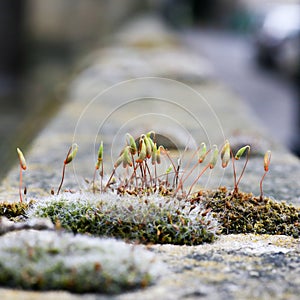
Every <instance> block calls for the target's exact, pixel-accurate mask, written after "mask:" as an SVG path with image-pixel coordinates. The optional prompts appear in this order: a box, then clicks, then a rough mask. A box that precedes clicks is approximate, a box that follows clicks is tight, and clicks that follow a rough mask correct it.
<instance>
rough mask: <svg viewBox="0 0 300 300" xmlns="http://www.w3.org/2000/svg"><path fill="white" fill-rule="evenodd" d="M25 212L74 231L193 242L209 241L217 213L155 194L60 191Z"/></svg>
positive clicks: (152, 240) (140, 239)
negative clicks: (59, 193) (212, 214)
mask: <svg viewBox="0 0 300 300" xmlns="http://www.w3.org/2000/svg"><path fill="white" fill-rule="evenodd" d="M28 216H29V217H33V216H35V217H48V218H51V220H52V222H53V223H59V224H60V226H62V227H63V228H64V229H66V230H68V231H72V232H73V233H87V234H92V235H95V236H106V237H116V238H122V239H124V240H133V241H138V242H141V243H147V244H149V243H150V244H151V243H159V244H166V243H171V244H176V245H183V244H185V245H197V244H202V243H204V242H212V241H213V240H214V239H215V233H216V231H217V230H218V223H217V221H216V219H214V218H212V217H211V215H210V214H209V213H208V212H207V211H206V210H204V209H203V206H202V205H201V204H200V205H198V206H192V205H191V204H190V203H189V202H188V201H180V200H177V199H175V198H172V197H164V196H159V195H158V194H153V195H149V196H146V195H145V196H139V197H138V196H130V195H116V194H113V193H104V194H92V193H76V194H70V193H64V194H62V195H59V196H51V197H48V198H45V199H41V200H39V201H36V202H35V204H34V205H32V207H31V209H30V210H29V212H28Z"/></svg>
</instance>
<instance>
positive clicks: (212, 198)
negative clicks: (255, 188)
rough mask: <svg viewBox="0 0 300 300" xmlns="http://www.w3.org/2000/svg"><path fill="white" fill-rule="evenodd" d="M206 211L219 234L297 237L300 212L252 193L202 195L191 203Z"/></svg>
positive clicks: (211, 192) (205, 193)
mask: <svg viewBox="0 0 300 300" xmlns="http://www.w3.org/2000/svg"><path fill="white" fill-rule="evenodd" d="M192 202H194V203H195V202H200V203H203V204H204V205H205V207H206V208H210V209H212V215H213V216H214V217H216V218H217V219H218V220H219V222H220V224H221V228H222V229H221V233H223V234H232V233H256V234H278V235H279V234H282V235H290V236H293V237H295V238H298V237H299V236H300V208H297V207H294V206H292V205H288V204H286V203H285V202H278V201H275V200H272V199H270V198H264V199H263V200H262V201H261V200H260V199H259V197H254V196H253V195H252V194H251V193H243V192H239V193H235V194H234V193H232V192H229V191H227V189H226V188H220V189H219V190H216V191H203V192H200V193H198V196H197V197H195V198H194V199H192Z"/></svg>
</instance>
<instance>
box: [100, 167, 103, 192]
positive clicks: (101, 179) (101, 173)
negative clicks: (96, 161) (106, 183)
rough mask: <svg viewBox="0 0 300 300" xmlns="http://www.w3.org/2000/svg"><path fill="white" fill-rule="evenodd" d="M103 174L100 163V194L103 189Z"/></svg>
mask: <svg viewBox="0 0 300 300" xmlns="http://www.w3.org/2000/svg"><path fill="white" fill-rule="evenodd" d="M103 174H104V166H103V161H102V164H101V171H100V193H102V189H103Z"/></svg>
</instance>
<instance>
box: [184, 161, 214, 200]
mask: <svg viewBox="0 0 300 300" xmlns="http://www.w3.org/2000/svg"><path fill="white" fill-rule="evenodd" d="M209 167H210V164H208V165H206V166H205V167H204V168H203V169H202V171H201V172H200V174H199V175H198V176H197V178H196V179H195V180H194V182H193V183H192V185H191V186H190V189H189V191H188V193H187V196H186V198H188V196H189V195H190V193H191V191H192V188H193V187H194V185H195V184H196V183H197V181H198V180H199V178H200V177H201V176H202V175H203V173H204V172H205V171H206V170H207V169H208V168H209Z"/></svg>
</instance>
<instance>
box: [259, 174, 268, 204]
mask: <svg viewBox="0 0 300 300" xmlns="http://www.w3.org/2000/svg"><path fill="white" fill-rule="evenodd" d="M267 173H268V171H266V172H265V173H264V175H263V177H262V178H261V180H260V183H259V187H260V197H259V199H260V200H261V201H262V200H263V195H264V194H263V185H262V184H263V181H264V179H265V177H266V175H267Z"/></svg>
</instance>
